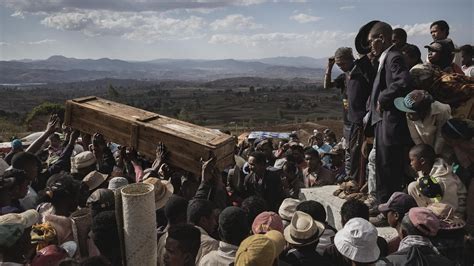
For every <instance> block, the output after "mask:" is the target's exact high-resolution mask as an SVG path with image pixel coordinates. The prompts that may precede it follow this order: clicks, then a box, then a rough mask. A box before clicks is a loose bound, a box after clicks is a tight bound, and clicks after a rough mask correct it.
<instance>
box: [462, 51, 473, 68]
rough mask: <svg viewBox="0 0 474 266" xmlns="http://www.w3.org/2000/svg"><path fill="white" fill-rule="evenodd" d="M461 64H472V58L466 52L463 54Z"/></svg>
mask: <svg viewBox="0 0 474 266" xmlns="http://www.w3.org/2000/svg"><path fill="white" fill-rule="evenodd" d="M461 64H462V65H463V66H469V65H471V64H472V56H471V55H470V54H468V53H466V52H464V51H462V52H461Z"/></svg>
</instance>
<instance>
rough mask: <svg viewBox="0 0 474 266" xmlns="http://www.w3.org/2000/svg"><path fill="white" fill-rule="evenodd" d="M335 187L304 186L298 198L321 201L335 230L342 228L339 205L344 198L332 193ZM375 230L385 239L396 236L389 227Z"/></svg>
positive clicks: (328, 220) (395, 232) (393, 230)
mask: <svg viewBox="0 0 474 266" xmlns="http://www.w3.org/2000/svg"><path fill="white" fill-rule="evenodd" d="M337 188H338V186H337V185H333V186H323V187H313V188H304V189H301V193H300V199H301V200H315V201H317V202H319V203H321V204H322V205H323V206H324V208H325V209H326V214H327V222H328V223H329V224H330V225H331V226H333V227H334V228H336V229H337V230H340V229H341V228H342V224H341V206H342V204H343V203H344V202H345V200H344V199H340V198H338V197H335V196H333V195H332V193H333V192H334V191H335V190H336V189H337ZM377 231H378V233H379V236H381V237H383V238H385V239H386V240H387V241H388V240H390V239H392V238H394V237H396V236H397V231H396V230H395V229H393V228H391V227H377Z"/></svg>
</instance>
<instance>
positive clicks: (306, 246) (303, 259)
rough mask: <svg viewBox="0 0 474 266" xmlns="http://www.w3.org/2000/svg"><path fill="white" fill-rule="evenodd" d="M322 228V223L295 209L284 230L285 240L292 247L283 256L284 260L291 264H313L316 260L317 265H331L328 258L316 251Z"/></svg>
mask: <svg viewBox="0 0 474 266" xmlns="http://www.w3.org/2000/svg"><path fill="white" fill-rule="evenodd" d="M324 229H325V227H324V224H322V223H321V222H319V221H316V220H314V219H313V218H312V217H311V216H310V215H309V214H307V213H304V212H301V211H296V212H295V214H294V215H293V218H292V219H291V223H290V225H288V226H287V227H286V228H285V232H284V235H285V240H286V242H288V243H289V244H290V245H291V246H292V247H293V248H294V249H292V250H290V251H289V252H288V254H287V255H286V256H285V261H286V262H288V263H289V264H291V265H313V263H316V262H317V265H331V263H330V261H329V260H327V259H326V258H325V257H323V256H321V255H320V254H319V253H318V252H316V246H317V245H318V242H319V238H320V237H321V235H322V234H323V232H324Z"/></svg>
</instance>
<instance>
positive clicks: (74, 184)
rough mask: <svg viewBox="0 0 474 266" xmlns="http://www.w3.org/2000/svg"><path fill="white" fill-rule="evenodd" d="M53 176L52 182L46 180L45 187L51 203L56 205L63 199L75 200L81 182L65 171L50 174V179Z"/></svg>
mask: <svg viewBox="0 0 474 266" xmlns="http://www.w3.org/2000/svg"><path fill="white" fill-rule="evenodd" d="M53 177H54V179H53V181H52V182H49V180H48V186H47V187H46V191H47V192H46V194H47V195H48V196H49V198H50V202H51V204H52V205H53V206H57V205H58V204H59V203H60V202H62V201H63V200H64V199H71V200H75V201H77V199H78V196H79V193H80V189H81V182H79V181H78V180H76V179H74V178H73V177H72V176H71V175H70V174H68V173H65V172H63V173H59V174H56V175H54V176H51V177H50V179H52V178H53Z"/></svg>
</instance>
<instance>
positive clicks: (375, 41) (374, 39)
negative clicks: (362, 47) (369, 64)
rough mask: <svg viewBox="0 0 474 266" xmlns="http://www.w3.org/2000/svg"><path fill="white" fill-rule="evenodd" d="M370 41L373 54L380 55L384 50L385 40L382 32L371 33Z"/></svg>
mask: <svg viewBox="0 0 474 266" xmlns="http://www.w3.org/2000/svg"><path fill="white" fill-rule="evenodd" d="M368 42H369V44H370V52H371V53H372V55H373V56H375V57H377V56H380V55H381V54H382V52H383V50H384V49H383V44H384V40H383V37H382V34H373V33H371V34H369V39H368Z"/></svg>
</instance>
